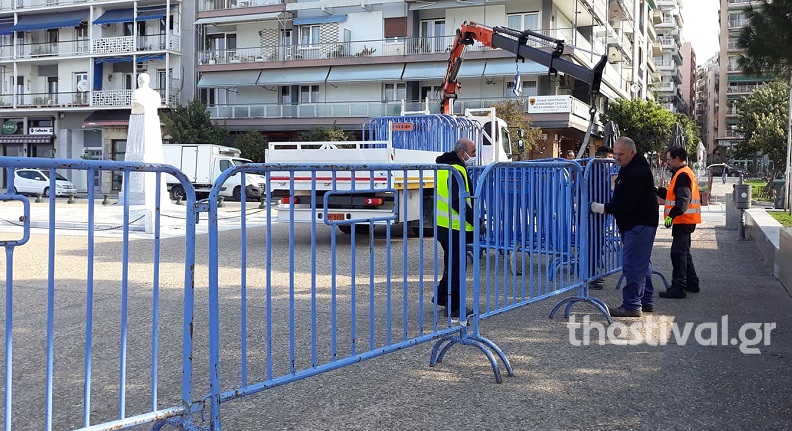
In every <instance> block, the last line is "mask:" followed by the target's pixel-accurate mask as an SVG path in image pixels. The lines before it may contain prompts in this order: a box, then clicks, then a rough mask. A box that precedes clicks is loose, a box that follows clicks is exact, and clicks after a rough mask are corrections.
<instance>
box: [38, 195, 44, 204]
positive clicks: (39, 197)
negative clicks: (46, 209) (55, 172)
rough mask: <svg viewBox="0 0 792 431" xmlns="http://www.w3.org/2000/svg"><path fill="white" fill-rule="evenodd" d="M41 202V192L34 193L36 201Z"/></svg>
mask: <svg viewBox="0 0 792 431" xmlns="http://www.w3.org/2000/svg"><path fill="white" fill-rule="evenodd" d="M42 202H43V200H42V199H41V193H36V203H37V204H40V203H42Z"/></svg>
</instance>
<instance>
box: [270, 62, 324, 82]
mask: <svg viewBox="0 0 792 431" xmlns="http://www.w3.org/2000/svg"><path fill="white" fill-rule="evenodd" d="M329 73H330V67H329V66H328V67H295V68H291V69H264V70H262V71H261V76H259V79H258V82H257V83H256V84H257V85H291V84H318V83H321V82H324V81H325V80H326V79H327V75H328V74H329Z"/></svg>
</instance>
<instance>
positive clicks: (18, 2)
mask: <svg viewBox="0 0 792 431" xmlns="http://www.w3.org/2000/svg"><path fill="white" fill-rule="evenodd" d="M94 1H97V2H98V1H102V0H94ZM107 1H109V0H107ZM87 2H88V0H0V10H12V9H33V8H51V7H53V6H69V5H76V4H81V5H85V4H86V3H87ZM176 3H181V0H171V4H176ZM287 3H288V1H287ZM276 4H277V3H276Z"/></svg>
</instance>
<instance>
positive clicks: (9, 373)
mask: <svg viewBox="0 0 792 431" xmlns="http://www.w3.org/2000/svg"><path fill="white" fill-rule="evenodd" d="M9 171H10V169H9ZM9 184H10V183H9ZM5 252H6V283H5V285H6V286H5V287H6V288H5V300H6V305H5V319H6V324H5V388H6V390H5V430H6V431H11V401H12V397H11V394H12V393H13V392H12V391H11V389H12V387H13V386H11V384H12V377H13V356H14V355H13V347H14V333H13V328H14V306H13V304H14V283H13V281H14V247H13V246H9V245H6V247H5Z"/></svg>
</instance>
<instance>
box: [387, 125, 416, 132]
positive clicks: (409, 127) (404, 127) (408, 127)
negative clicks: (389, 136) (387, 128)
mask: <svg viewBox="0 0 792 431" xmlns="http://www.w3.org/2000/svg"><path fill="white" fill-rule="evenodd" d="M412 129H413V123H393V124H391V130H393V131H394V132H409V131H411V130H412Z"/></svg>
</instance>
